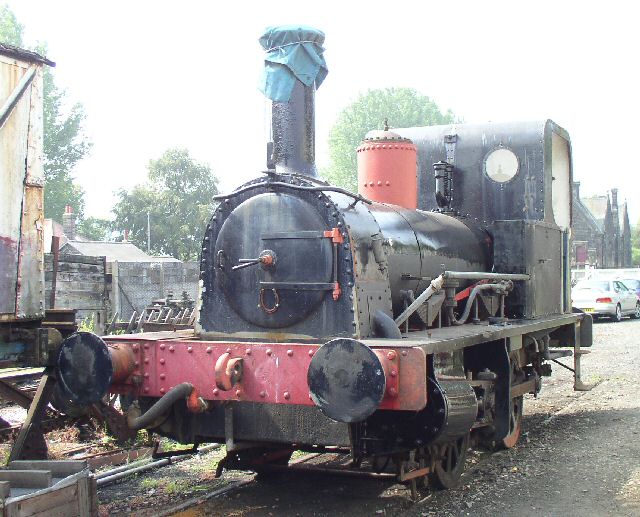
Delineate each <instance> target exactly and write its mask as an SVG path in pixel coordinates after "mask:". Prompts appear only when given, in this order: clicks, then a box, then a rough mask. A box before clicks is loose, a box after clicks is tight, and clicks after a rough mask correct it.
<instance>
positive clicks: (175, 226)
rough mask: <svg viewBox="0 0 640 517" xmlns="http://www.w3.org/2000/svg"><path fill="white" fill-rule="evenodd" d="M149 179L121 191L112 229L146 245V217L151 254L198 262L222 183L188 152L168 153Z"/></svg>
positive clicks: (154, 165) (154, 162)
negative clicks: (219, 186) (206, 228)
mask: <svg viewBox="0 0 640 517" xmlns="http://www.w3.org/2000/svg"><path fill="white" fill-rule="evenodd" d="M148 169H149V174H148V181H147V182H146V183H145V184H142V185H137V186H135V187H134V188H133V189H131V191H126V190H120V191H119V192H118V193H117V197H118V201H117V203H116V205H115V207H114V209H113V212H114V214H115V222H114V227H115V228H117V229H118V230H121V231H124V230H128V231H129V240H130V241H132V242H133V243H134V244H136V245H137V246H139V247H141V248H143V249H146V247H147V217H148V221H149V223H150V226H151V232H150V233H151V250H152V252H153V253H156V254H168V255H171V256H173V257H175V258H178V259H181V260H194V259H197V258H198V255H199V253H200V248H201V245H202V237H203V235H204V229H205V227H206V224H207V222H208V220H209V218H210V217H211V213H212V212H213V209H214V206H215V204H214V202H213V199H211V198H212V196H214V195H216V194H217V193H218V180H217V179H216V178H215V176H214V175H213V174H212V172H211V169H210V168H209V166H208V165H205V164H202V163H198V162H196V161H194V160H193V159H192V158H191V157H190V156H189V151H187V150H186V149H169V150H168V151H166V152H165V153H164V154H163V155H162V156H161V157H160V158H159V159H157V160H151V161H150V162H149V167H148Z"/></svg>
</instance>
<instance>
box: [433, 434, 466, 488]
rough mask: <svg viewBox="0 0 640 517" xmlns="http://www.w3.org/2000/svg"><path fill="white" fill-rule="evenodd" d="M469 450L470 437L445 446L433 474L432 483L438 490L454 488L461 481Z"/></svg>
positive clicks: (464, 437)
mask: <svg viewBox="0 0 640 517" xmlns="http://www.w3.org/2000/svg"><path fill="white" fill-rule="evenodd" d="M468 449H469V435H468V434H466V435H465V436H463V437H462V438H458V439H457V440H454V441H453V442H449V443H447V444H446V445H444V446H443V451H442V456H441V457H440V459H439V460H438V461H437V462H436V465H435V468H434V470H433V473H432V474H431V481H432V483H433V484H434V485H435V486H436V487H438V488H445V489H446V488H453V487H454V486H456V485H457V484H458V482H459V481H460V476H462V472H463V471H464V463H465V461H466V459H467V450H468Z"/></svg>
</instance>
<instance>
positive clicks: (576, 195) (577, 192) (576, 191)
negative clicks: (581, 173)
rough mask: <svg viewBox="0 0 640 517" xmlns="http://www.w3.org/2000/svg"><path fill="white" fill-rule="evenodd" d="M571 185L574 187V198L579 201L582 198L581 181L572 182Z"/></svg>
mask: <svg viewBox="0 0 640 517" xmlns="http://www.w3.org/2000/svg"><path fill="white" fill-rule="evenodd" d="M571 187H572V189H573V198H574V199H576V200H578V201H579V200H580V182H579V181H574V182H573V183H572V184H571Z"/></svg>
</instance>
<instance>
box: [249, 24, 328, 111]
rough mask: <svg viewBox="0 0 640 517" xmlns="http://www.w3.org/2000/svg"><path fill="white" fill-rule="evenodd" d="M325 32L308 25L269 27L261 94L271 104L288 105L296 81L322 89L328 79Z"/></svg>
mask: <svg viewBox="0 0 640 517" xmlns="http://www.w3.org/2000/svg"><path fill="white" fill-rule="evenodd" d="M323 43H324V32H322V31H319V30H317V29H314V28H312V27H308V26H305V25H282V26H278V27H267V29H266V30H265V32H264V34H263V35H262V37H261V38H260V44H261V45H262V48H264V49H265V50H266V51H267V55H266V56H265V58H264V74H263V76H262V81H261V85H260V90H261V91H262V93H264V94H265V95H266V96H267V97H269V98H270V99H271V100H273V101H276V102H288V101H289V98H290V97H291V92H292V91H293V86H294V85H295V81H296V79H298V80H299V81H301V82H302V83H303V84H304V85H305V86H311V85H312V84H313V83H314V82H315V87H316V88H318V87H319V86H320V85H321V84H322V81H324V78H325V77H326V76H327V72H328V70H327V64H326V63H325V60H324V57H323V55H322V53H323V52H324V48H322V44H323Z"/></svg>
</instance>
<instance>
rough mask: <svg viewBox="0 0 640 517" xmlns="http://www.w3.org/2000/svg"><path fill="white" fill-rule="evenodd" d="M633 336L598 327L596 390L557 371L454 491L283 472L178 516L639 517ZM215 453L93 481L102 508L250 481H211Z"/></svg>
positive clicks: (144, 509) (621, 328)
mask: <svg viewBox="0 0 640 517" xmlns="http://www.w3.org/2000/svg"><path fill="white" fill-rule="evenodd" d="M639 333H640V321H631V320H624V321H623V322H621V323H608V322H605V323H596V324H595V326H594V341H595V343H594V346H593V347H592V349H591V351H592V353H591V354H590V355H587V356H584V358H583V372H584V379H585V380H586V381H587V382H593V383H596V384H597V385H596V387H595V388H594V389H593V390H592V391H590V392H574V391H573V390H572V377H571V373H570V372H568V371H566V370H564V369H562V368H560V367H555V368H554V370H555V371H554V375H553V377H551V378H550V379H545V380H544V381H545V382H544V385H543V390H542V392H541V394H540V396H539V398H537V399H534V398H533V397H528V398H527V399H526V400H525V418H524V434H523V437H522V438H521V441H520V443H519V445H518V446H517V447H515V448H514V449H512V450H509V451H503V452H499V453H494V454H490V453H488V452H486V451H484V452H483V451H470V457H469V460H468V464H467V465H468V467H467V471H466V473H465V474H464V475H463V478H462V482H461V484H460V486H459V487H458V488H456V489H453V490H448V491H436V490H430V489H422V491H421V497H422V499H421V500H420V501H419V502H417V503H412V502H411V501H410V499H409V493H408V491H407V490H406V489H405V488H404V487H403V486H401V485H397V484H392V483H389V482H382V481H375V480H368V479H367V480H363V479H352V478H348V479H347V478H335V477H333V478H330V477H327V476H317V475H299V474H289V473H287V474H284V475H278V476H273V477H272V478H267V479H260V480H259V481H255V482H253V483H250V484H248V485H247V486H245V487H244V488H242V489H240V490H238V491H235V492H232V493H230V494H229V495H226V496H222V497H219V498H215V499H210V500H208V501H206V502H203V503H202V504H200V505H198V506H196V507H194V508H190V509H188V510H186V511H183V512H180V513H176V514H175V515H176V516H180V517H197V516H210V515H211V516H213V515H215V516H217V515H232V516H242V517H245V516H262V515H278V516H279V515H287V516H288V515H291V516H299V515H352V516H356V515H400V514H401V515H407V516H411V517H417V516H420V517H422V516H431V515H432V516H466V515H471V516H485V515H486V516H489V515H492V516H493V515H505V514H509V515H513V516H520V515H522V516H524V515H527V516H529V515H540V516H555V515H562V516H563V517H566V516H574V515H575V516H600V515H603V516H605V515H607V516H608V515H622V516H627V515H628V516H631V515H634V516H637V515H640V442H638V438H640V436H639V433H640V425H639V424H640V411H638V408H639V406H640V370H639V368H638V367H639V366H640V339H639V338H638V334H639ZM565 361H567V360H566V359H565ZM567 362H568V361H567ZM219 457H220V453H211V454H208V455H204V456H202V457H198V458H196V459H194V460H187V461H184V462H182V463H180V464H178V465H174V466H170V467H166V468H164V469H161V470H158V471H156V472H154V473H152V474H150V475H146V476H140V477H139V478H135V479H134V480H130V481H128V482H126V483H120V484H118V485H115V486H112V487H106V488H104V489H100V490H99V499H100V502H101V511H102V514H103V515H107V514H108V515H131V514H133V515H141V516H142V515H158V514H160V513H161V512H166V511H167V508H169V507H171V506H172V505H174V504H177V503H179V502H180V501H181V500H188V499H189V498H194V497H196V498H197V497H198V496H204V495H205V494H206V493H208V492H210V491H211V490H213V489H215V488H217V487H220V486H222V484H223V483H227V482H229V481H230V480H235V479H242V478H246V474H243V473H231V474H230V475H229V474H225V476H224V477H223V479H222V480H214V479H213V469H214V467H215V464H216V462H217V460H218V459H219Z"/></svg>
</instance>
